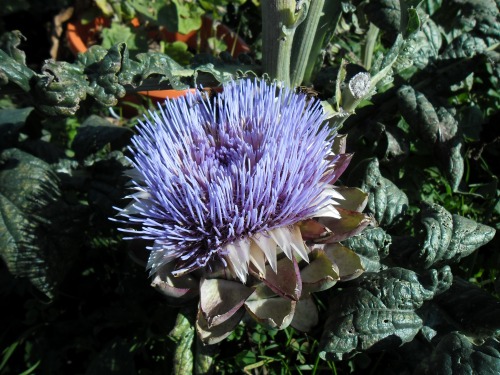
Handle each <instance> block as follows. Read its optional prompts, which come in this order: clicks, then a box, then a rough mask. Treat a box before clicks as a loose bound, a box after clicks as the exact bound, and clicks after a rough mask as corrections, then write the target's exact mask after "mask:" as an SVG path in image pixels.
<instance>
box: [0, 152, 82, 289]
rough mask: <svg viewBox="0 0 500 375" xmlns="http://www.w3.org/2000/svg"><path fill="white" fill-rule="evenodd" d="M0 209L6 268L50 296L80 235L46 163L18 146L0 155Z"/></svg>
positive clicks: (1, 247)
mask: <svg viewBox="0 0 500 375" xmlns="http://www.w3.org/2000/svg"><path fill="white" fill-rule="evenodd" d="M0 211H1V216H0V231H1V233H2V235H1V236H0V240H1V244H0V249H1V250H0V251H1V253H0V254H1V256H2V258H3V260H4V261H5V263H6V264H7V267H8V269H9V271H10V272H11V273H13V274H14V275H16V276H19V277H27V278H29V279H30V281H31V282H32V283H33V285H35V286H36V287H37V288H38V289H40V290H41V291H43V292H44V293H46V294H47V295H48V296H51V295H52V292H53V289H54V287H55V286H56V285H57V283H58V282H59V281H60V280H61V279H62V277H64V275H65V274H66V271H67V269H68V267H69V266H70V265H71V262H72V260H73V258H74V254H75V251H76V250H77V246H78V243H79V241H80V240H81V234H78V233H76V232H75V230H74V228H73V227H72V225H71V224H72V220H74V215H78V213H79V211H78V210H75V209H73V208H70V207H68V206H66V204H65V203H64V202H62V201H61V199H60V192H59V187H58V179H57V177H56V175H55V174H54V173H53V171H52V170H51V168H50V166H49V165H48V164H46V163H45V162H43V161H42V160H40V159H38V158H36V157H34V156H32V155H30V154H27V153H25V152H23V151H20V150H17V149H7V150H5V151H4V152H3V153H2V154H1V156H0ZM54 228H57V229H54Z"/></svg>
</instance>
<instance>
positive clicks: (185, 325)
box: [170, 309, 195, 374]
mask: <svg viewBox="0 0 500 375" xmlns="http://www.w3.org/2000/svg"><path fill="white" fill-rule="evenodd" d="M192 320H193V318H192V317H191V312H188V311H186V309H184V310H181V311H179V313H178V314H177V319H176V321H175V326H174V329H172V331H171V332H170V337H172V338H173V339H174V341H175V342H176V344H177V346H176V348H175V351H174V368H173V373H174V374H191V373H192V371H193V352H192V350H191V347H192V345H193V339H194V335H195V334H194V325H193V322H192Z"/></svg>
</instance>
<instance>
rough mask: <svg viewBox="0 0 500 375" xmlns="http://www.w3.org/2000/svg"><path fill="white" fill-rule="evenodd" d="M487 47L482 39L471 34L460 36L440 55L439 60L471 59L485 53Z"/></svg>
mask: <svg viewBox="0 0 500 375" xmlns="http://www.w3.org/2000/svg"><path fill="white" fill-rule="evenodd" d="M486 48H488V46H487V45H486V43H485V41H484V40H483V39H482V38H478V37H476V36H474V35H471V34H462V35H460V36H459V37H457V38H455V39H454V40H453V42H452V43H451V44H450V45H448V47H446V49H445V50H444V52H443V53H442V54H441V56H440V59H443V60H449V59H460V58H471V57H474V56H475V55H477V54H480V53H483V52H484V51H486Z"/></svg>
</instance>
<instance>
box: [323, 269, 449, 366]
mask: <svg viewBox="0 0 500 375" xmlns="http://www.w3.org/2000/svg"><path fill="white" fill-rule="evenodd" d="M448 278H449V273H444V274H442V275H440V274H438V273H436V272H435V271H434V272H430V273H428V274H425V275H423V276H420V277H419V276H418V275H417V274H416V273H415V272H413V271H410V270H407V269H404V268H391V269H388V270H385V271H382V272H380V273H365V274H363V275H361V276H360V277H359V278H358V279H357V280H356V281H355V283H354V286H352V287H348V288H346V289H343V290H342V291H341V292H339V293H337V294H336V295H333V296H332V298H331V300H330V307H329V313H328V318H327V321H326V323H325V328H324V333H323V337H322V339H321V343H320V348H321V349H320V350H321V351H320V356H321V357H322V358H324V359H328V360H330V359H335V360H340V359H346V358H349V357H351V356H352V355H354V354H355V353H357V352H361V351H379V350H387V349H390V348H392V347H393V346H399V345H401V344H402V343H405V342H409V341H411V340H412V339H413V338H414V337H415V335H416V334H417V333H418V331H419V330H420V328H421V327H422V320H421V318H420V317H419V316H418V315H417V314H416V312H415V310H416V309H418V308H419V307H421V306H422V304H423V303H424V301H426V300H430V299H432V298H433V297H434V294H435V293H436V292H438V291H441V290H442V283H443V282H445V280H447V279H448Z"/></svg>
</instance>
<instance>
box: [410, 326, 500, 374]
mask: <svg viewBox="0 0 500 375" xmlns="http://www.w3.org/2000/svg"><path fill="white" fill-rule="evenodd" d="M499 369H500V343H499V342H498V341H497V340H495V339H494V338H489V339H487V340H486V341H485V342H484V343H482V344H480V345H476V344H474V343H472V342H471V340H470V339H468V338H467V337H465V336H464V335H462V334H461V333H459V332H451V333H449V334H447V335H446V336H444V337H443V338H441V340H440V341H439V343H438V344H437V346H436V347H435V348H434V351H433V352H432V354H431V356H430V357H428V359H427V361H425V362H423V363H422V365H421V366H419V367H418V369H417V372H416V373H419V374H424V375H427V374H428V375H431V374H432V375H434V374H436V375H448V374H481V375H496V374H498V371H499Z"/></svg>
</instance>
